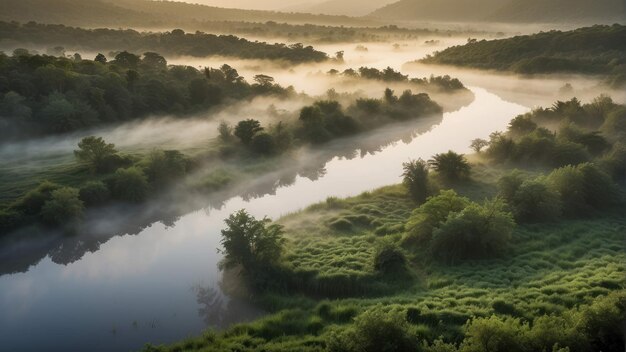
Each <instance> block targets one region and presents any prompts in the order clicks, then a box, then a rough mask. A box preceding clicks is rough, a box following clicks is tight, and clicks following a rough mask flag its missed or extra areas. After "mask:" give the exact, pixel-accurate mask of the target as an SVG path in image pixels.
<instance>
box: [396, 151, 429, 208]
mask: <svg viewBox="0 0 626 352" xmlns="http://www.w3.org/2000/svg"><path fill="white" fill-rule="evenodd" d="M402 168H403V169H404V172H403V173H402V177H403V183H404V185H405V186H406V188H407V189H408V190H409V194H410V195H411V198H412V199H413V201H415V202H416V203H418V204H421V203H423V202H424V201H425V200H426V198H427V197H428V194H429V193H430V185H429V182H428V173H429V171H428V164H427V163H426V162H425V161H424V160H422V159H418V160H411V161H409V162H406V163H403V164H402Z"/></svg>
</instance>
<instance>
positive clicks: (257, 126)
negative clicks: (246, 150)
mask: <svg viewBox="0 0 626 352" xmlns="http://www.w3.org/2000/svg"><path fill="white" fill-rule="evenodd" d="M261 131H263V127H261V123H260V122H259V121H257V120H253V119H248V120H243V121H239V123H238V124H237V126H235V136H237V137H238V138H239V139H240V140H241V142H242V143H243V144H246V145H247V144H250V142H251V141H252V137H254V135H255V134H257V133H258V132H261Z"/></svg>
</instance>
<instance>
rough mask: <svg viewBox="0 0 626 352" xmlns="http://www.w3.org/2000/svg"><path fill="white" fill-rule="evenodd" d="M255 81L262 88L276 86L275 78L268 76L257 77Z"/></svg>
mask: <svg viewBox="0 0 626 352" xmlns="http://www.w3.org/2000/svg"><path fill="white" fill-rule="evenodd" d="M254 81H255V82H256V83H258V84H259V85H262V86H271V85H272V84H274V77H271V76H267V75H256V76H254Z"/></svg>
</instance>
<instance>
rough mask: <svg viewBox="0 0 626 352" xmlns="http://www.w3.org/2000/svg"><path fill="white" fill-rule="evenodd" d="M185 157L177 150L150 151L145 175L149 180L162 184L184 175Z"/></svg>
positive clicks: (185, 168)
mask: <svg viewBox="0 0 626 352" xmlns="http://www.w3.org/2000/svg"><path fill="white" fill-rule="evenodd" d="M187 164H188V162H187V159H186V158H185V156H184V155H183V154H182V153H181V152H179V151H177V150H165V151H163V150H155V151H153V152H151V153H150V155H149V156H148V160H147V165H146V175H147V176H148V179H149V180H150V181H151V182H154V183H156V184H160V185H164V184H167V183H170V182H173V181H175V180H178V179H180V178H182V177H183V176H185V174H186V173H187Z"/></svg>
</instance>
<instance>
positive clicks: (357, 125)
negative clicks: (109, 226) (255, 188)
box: [0, 68, 442, 234]
mask: <svg viewBox="0 0 626 352" xmlns="http://www.w3.org/2000/svg"><path fill="white" fill-rule="evenodd" d="M224 70H225V68H224V69H222V70H212V71H211V72H210V74H211V76H212V77H213V76H215V75H217V74H223V73H224ZM231 70H232V69H231ZM232 71H234V70H232ZM227 72H230V71H227ZM234 75H236V71H234ZM257 81H258V83H257V84H256V85H253V86H252V88H251V89H259V88H260V87H265V89H267V90H272V89H275V90H277V93H278V94H284V92H285V91H284V90H283V89H282V88H280V87H277V86H275V85H274V84H273V83H272V80H271V77H267V76H263V77H258V78H257ZM238 84H241V85H243V86H244V87H248V86H247V84H246V83H245V82H243V81H240V82H239V83H238ZM254 87H256V88H254ZM272 87H276V88H272ZM441 114H442V112H441V107H440V106H439V105H437V103H435V102H433V101H432V100H431V99H430V98H429V96H428V95H427V94H412V93H411V92H410V91H405V92H404V93H403V94H402V95H400V96H396V95H395V94H394V93H393V91H391V90H389V89H388V90H387V91H386V92H385V97H384V98H382V99H357V100H356V102H355V103H354V104H352V105H350V106H349V107H348V108H347V109H344V108H343V107H342V106H341V104H340V103H339V102H337V101H333V100H321V101H318V102H315V103H314V104H313V105H311V106H306V107H304V108H302V109H301V111H300V113H299V115H297V116H295V119H289V118H284V119H281V120H280V121H278V122H277V123H275V124H270V125H269V126H265V127H264V126H262V125H261V122H259V121H258V120H255V119H246V120H242V121H239V122H238V123H237V124H236V125H235V126H231V125H229V124H227V123H226V122H222V123H221V124H220V125H219V127H218V133H219V137H218V138H217V139H216V140H215V142H214V143H215V145H212V146H210V147H209V148H210V150H209V151H207V152H205V153H200V154H198V155H195V156H193V157H191V156H188V155H184V154H183V153H181V152H179V151H176V150H153V151H151V152H149V153H146V152H143V153H140V154H135V155H125V154H122V153H120V152H118V150H117V149H116V147H115V146H114V145H113V144H110V143H107V142H106V141H104V140H103V139H102V138H99V137H93V136H92V137H85V138H84V139H82V140H81V141H80V142H79V143H78V149H77V150H76V151H75V152H74V154H75V157H76V161H77V162H78V165H79V168H78V169H77V170H74V171H70V170H66V171H65V173H66V175H65V176H66V177H64V178H63V180H64V182H59V183H53V182H48V181H43V182H41V183H40V184H38V185H37V186H36V187H33V188H31V189H29V190H28V191H26V192H25V193H22V194H19V196H18V197H17V199H11V198H10V197H5V195H3V198H5V199H9V201H8V202H4V204H2V205H3V207H2V208H1V209H0V234H7V233H9V232H11V231H12V230H15V229H17V228H19V227H21V226H23V225H26V224H31V225H33V224H44V225H47V226H49V227H52V228H59V227H61V228H63V229H64V230H66V231H73V230H74V229H75V228H76V227H77V226H76V225H79V224H80V220H81V218H82V215H83V213H84V212H85V210H86V209H89V208H98V207H102V206H105V205H108V204H111V203H113V202H117V203H130V204H133V203H134V204H138V203H142V202H144V201H146V200H148V199H155V198H157V197H159V196H162V195H163V194H165V193H166V192H167V191H168V189H169V188H171V186H173V185H175V184H176V185H178V186H179V189H178V193H180V194H185V191H189V192H192V193H193V192H197V191H206V192H211V191H215V190H218V189H221V188H223V187H224V186H226V185H227V184H228V183H229V182H230V181H231V178H232V176H230V175H229V174H223V173H220V172H218V170H216V168H215V166H216V165H221V167H228V165H231V164H232V165H236V164H238V163H240V162H242V161H244V162H245V163H246V164H248V165H256V167H258V168H260V169H263V168H264V167H267V166H264V165H265V164H268V165H269V164H271V161H272V160H273V161H274V164H275V163H276V162H279V161H280V160H282V159H280V157H281V155H282V154H287V152H288V151H290V150H292V149H295V148H298V147H300V146H302V145H305V144H313V145H316V144H320V143H325V142H329V141H331V140H334V139H337V138H341V137H347V136H351V135H355V134H357V133H359V132H363V131H368V130H372V129H375V128H377V127H380V126H382V125H386V124H390V123H393V122H397V121H405V120H407V119H415V118H422V117H431V116H441ZM350 150H351V151H352V150H353V149H350ZM333 156H334V154H332V155H330V157H333ZM285 158H287V159H288V155H286V156H285ZM200 166H202V167H200ZM310 167H313V165H310ZM75 171H79V172H80V175H77V176H76V177H75V179H72V178H70V177H69V176H70V175H67V174H68V173H71V172H75ZM191 171H198V172H200V173H201V174H206V173H207V172H208V174H206V175H205V176H203V177H196V178H193V180H187V179H186V177H187V176H188V175H189V174H190V172H191ZM262 171H263V170H255V168H254V167H252V168H251V170H250V171H248V172H249V173H251V174H253V175H254V176H255V177H256V176H258V174H259V172H262ZM187 181H189V182H187ZM60 189H62V190H64V191H63V192H62V194H57V191H58V190H60ZM48 204H61V205H59V206H55V207H48ZM63 205H66V207H65V208H66V209H65V210H63ZM48 208H49V209H48ZM53 210H54V211H53Z"/></svg>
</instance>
